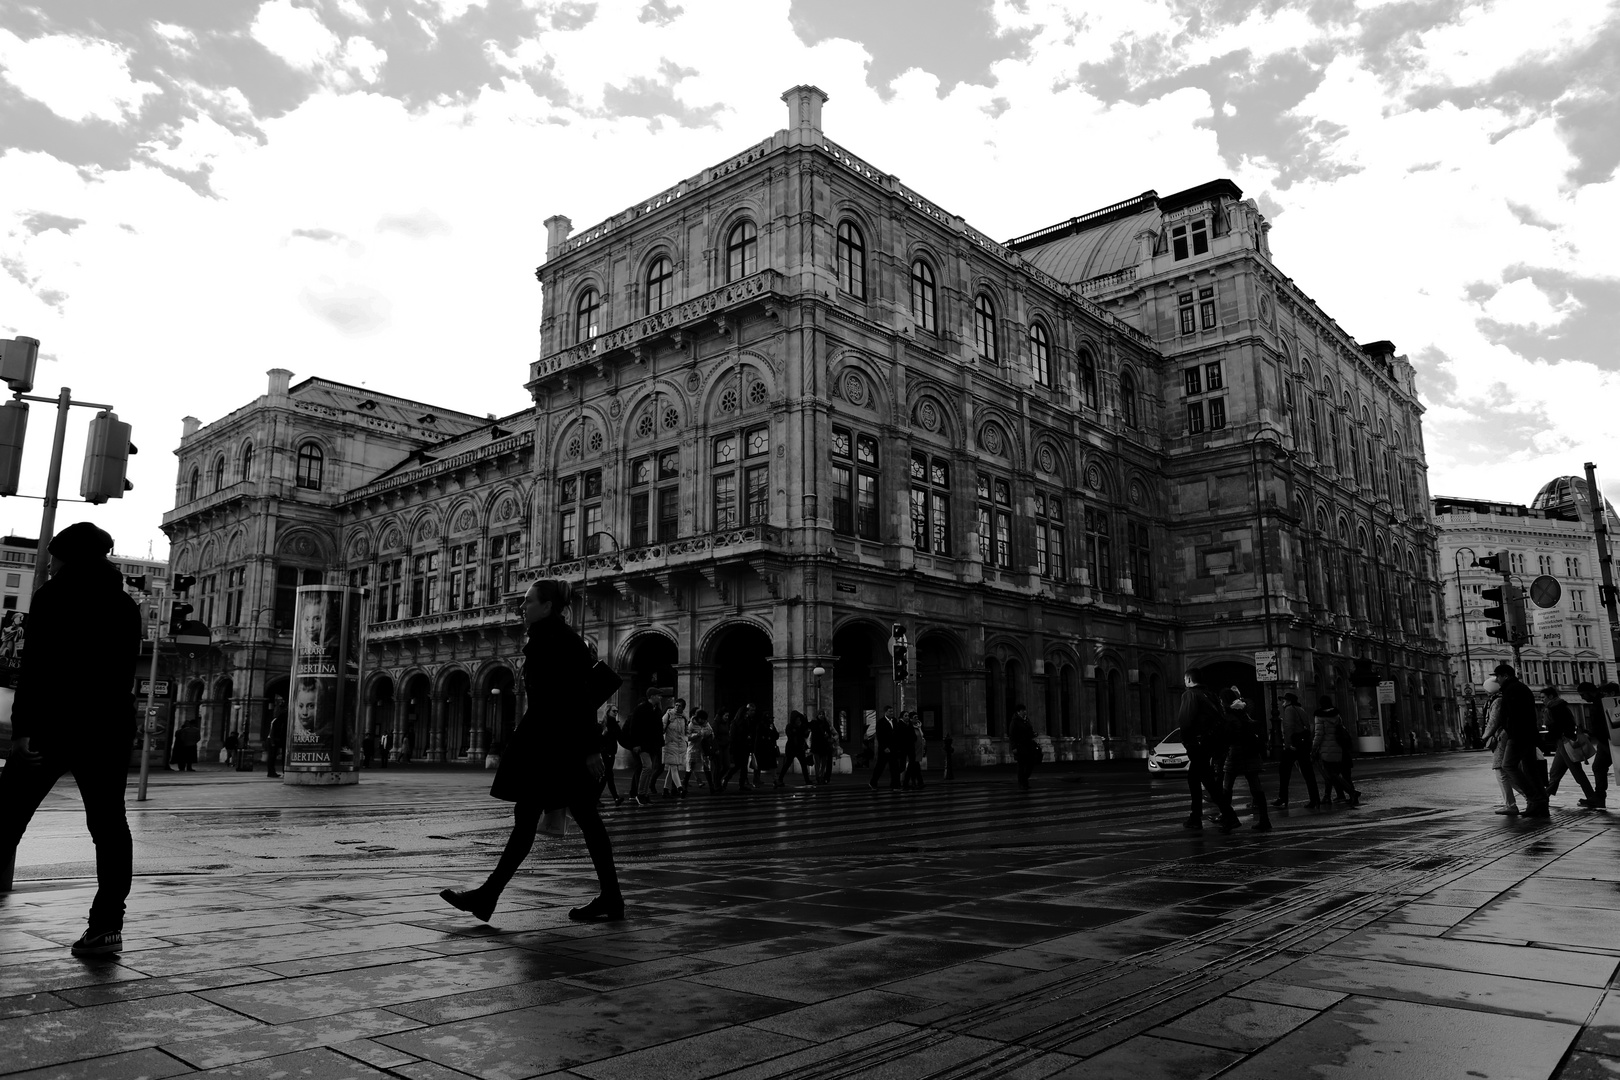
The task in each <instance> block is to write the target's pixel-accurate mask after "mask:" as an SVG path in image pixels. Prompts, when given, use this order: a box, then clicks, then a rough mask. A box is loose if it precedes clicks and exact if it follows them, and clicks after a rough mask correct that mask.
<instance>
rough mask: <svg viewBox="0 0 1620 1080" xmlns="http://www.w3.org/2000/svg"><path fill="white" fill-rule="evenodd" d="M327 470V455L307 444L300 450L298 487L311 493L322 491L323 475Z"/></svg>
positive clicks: (314, 446) (317, 447)
mask: <svg viewBox="0 0 1620 1080" xmlns="http://www.w3.org/2000/svg"><path fill="white" fill-rule="evenodd" d="M325 468H326V455H325V454H323V453H321V448H320V447H319V446H317V445H315V444H314V443H312V442H307V443H304V444H303V445H301V446H300V447H299V448H298V486H299V487H301V488H307V489H309V490H310V491H319V490H321V473H322V472H324V471H325Z"/></svg>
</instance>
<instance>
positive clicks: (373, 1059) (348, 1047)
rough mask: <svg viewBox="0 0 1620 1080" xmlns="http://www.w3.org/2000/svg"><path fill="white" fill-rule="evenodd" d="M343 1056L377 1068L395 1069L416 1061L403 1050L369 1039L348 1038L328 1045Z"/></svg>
mask: <svg viewBox="0 0 1620 1080" xmlns="http://www.w3.org/2000/svg"><path fill="white" fill-rule="evenodd" d="M330 1049H332V1050H335V1051H336V1052H338V1053H339V1054H342V1055H343V1056H344V1057H351V1058H354V1059H355V1060H356V1061H361V1062H364V1063H365V1064H367V1065H374V1066H376V1067H377V1068H379V1069H396V1068H398V1067H399V1066H401V1065H409V1064H410V1063H411V1062H413V1061H416V1060H417V1059H416V1057H415V1056H414V1055H412V1054H407V1053H405V1052H404V1051H403V1050H395V1049H394V1048H393V1047H392V1046H384V1045H383V1044H382V1043H378V1042H372V1041H371V1040H370V1039H350V1040H349V1041H348V1042H343V1043H336V1044H334V1045H333V1046H331V1047H330Z"/></svg>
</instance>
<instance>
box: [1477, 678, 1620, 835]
mask: <svg viewBox="0 0 1620 1080" xmlns="http://www.w3.org/2000/svg"><path fill="white" fill-rule="evenodd" d="M1484 689H1485V693H1486V699H1485V729H1484V732H1483V735H1482V738H1483V740H1484V745H1485V748H1486V749H1487V750H1489V751H1490V752H1491V768H1492V769H1493V771H1494V772H1495V773H1496V781H1497V785H1498V787H1499V788H1500V789H1501V792H1502V804H1501V805H1500V806H1498V807H1497V808H1496V812H1497V813H1498V814H1503V815H1505V816H1508V817H1529V818H1544V817H1547V816H1549V814H1550V812H1551V809H1550V808H1551V803H1552V799H1553V797H1554V796H1555V795H1557V794H1558V785H1559V783H1560V782H1561V781H1562V780H1563V778H1564V776H1565V775H1566V774H1568V775H1570V776H1573V777H1574V778H1575V784H1576V786H1578V787H1579V788H1580V789H1581V795H1582V797H1581V798H1580V799H1577V800H1576V805H1578V806H1580V807H1582V808H1583V809H1586V810H1603V809H1606V808H1607V806H1608V791H1609V772H1610V769H1611V767H1612V766H1613V764H1614V757H1613V751H1612V750H1611V749H1610V745H1609V739H1610V732H1609V721H1608V719H1607V717H1606V716H1605V713H1604V709H1603V698H1605V697H1615V696H1620V685H1616V684H1614V683H1610V684H1607V685H1605V686H1603V687H1601V688H1599V687H1598V686H1596V685H1594V684H1593V683H1590V682H1583V683H1581V684H1580V685H1579V686H1578V687H1577V688H1576V690H1577V692H1578V693H1579V694H1580V696H1581V698H1582V700H1583V701H1585V702H1586V704H1587V705H1588V708H1587V709H1586V715H1585V718H1584V720H1582V721H1581V722H1577V721H1576V719H1575V713H1574V711H1573V710H1572V709H1571V708H1570V707H1569V703H1568V702H1567V701H1565V700H1564V698H1563V695H1562V694H1561V693H1560V692H1559V691H1558V688H1557V687H1555V686H1548V687H1544V688H1543V689H1542V691H1541V697H1542V702H1543V704H1544V705H1545V707H1546V724H1545V726H1543V725H1542V723H1541V721H1540V720H1539V718H1538V716H1537V713H1536V699H1535V695H1534V694H1533V693H1532V692H1531V690H1530V688H1529V687H1527V686H1525V685H1524V683H1523V682H1522V681H1520V679H1519V677H1518V674H1517V672H1516V671H1515V670H1514V668H1513V665H1511V664H1498V665H1497V666H1496V668H1495V670H1494V671H1492V673H1491V677H1490V678H1488V679H1486V680H1485V687H1484ZM1587 764H1590V765H1591V768H1592V777H1591V779H1590V780H1589V779H1587V776H1586V768H1585V767H1586V765H1587ZM1519 798H1522V799H1523V800H1524V809H1523V810H1520V809H1519V805H1518V799H1519Z"/></svg>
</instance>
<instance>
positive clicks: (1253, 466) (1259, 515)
mask: <svg viewBox="0 0 1620 1080" xmlns="http://www.w3.org/2000/svg"><path fill="white" fill-rule="evenodd" d="M1273 437H1275V441H1273ZM1261 438H1265V439H1266V441H1267V442H1269V443H1271V445H1272V446H1273V448H1274V449H1275V450H1276V451H1278V452H1281V453H1284V454H1286V453H1287V452H1288V450H1287V448H1286V447H1285V446H1283V443H1282V435H1281V433H1280V432H1278V431H1276V430H1275V429H1273V428H1270V427H1262V428H1261V429H1260V430H1259V431H1256V432H1255V433H1254V434H1253V435H1251V436H1249V440H1248V441H1249V471H1250V475H1251V476H1252V477H1253V479H1254V539H1255V546H1256V547H1258V548H1259V549H1260V597H1261V602H1262V604H1263V605H1264V615H1265V621H1264V623H1263V629H1264V631H1265V637H1266V651H1267V652H1271V653H1273V655H1275V649H1276V646H1275V644H1274V643H1273V641H1272V627H1271V569H1270V567H1269V565H1268V560H1267V558H1266V522H1265V499H1264V497H1263V496H1262V494H1261V492H1260V456H1259V453H1258V450H1259V446H1258V442H1259V440H1260V439H1261ZM1280 666H1281V665H1280V664H1279V668H1280ZM1279 674H1281V672H1280V670H1279ZM1270 685H1271V709H1270V720H1271V725H1270V726H1271V742H1272V745H1273V747H1276V746H1278V744H1280V742H1281V741H1282V722H1281V720H1280V719H1279V718H1278V716H1277V684H1276V683H1275V682H1273V683H1271V684H1270Z"/></svg>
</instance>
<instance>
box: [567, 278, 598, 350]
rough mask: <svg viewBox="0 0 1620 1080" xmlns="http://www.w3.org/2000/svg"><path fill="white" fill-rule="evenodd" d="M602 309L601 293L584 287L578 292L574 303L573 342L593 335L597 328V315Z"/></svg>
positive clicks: (588, 338) (586, 339)
mask: <svg viewBox="0 0 1620 1080" xmlns="http://www.w3.org/2000/svg"><path fill="white" fill-rule="evenodd" d="M601 311H602V299H601V294H600V293H598V292H597V291H596V290H595V289H586V290H585V291H584V292H582V293H580V294H579V302H578V303H576V304H575V305H574V342H575V343H576V344H577V343H579V342H581V341H589V340H590V339H591V338H593V337H595V336H596V334H597V330H598V329H599V327H598V325H597V321H596V320H597V316H598V315H599V314H601Z"/></svg>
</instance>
